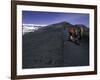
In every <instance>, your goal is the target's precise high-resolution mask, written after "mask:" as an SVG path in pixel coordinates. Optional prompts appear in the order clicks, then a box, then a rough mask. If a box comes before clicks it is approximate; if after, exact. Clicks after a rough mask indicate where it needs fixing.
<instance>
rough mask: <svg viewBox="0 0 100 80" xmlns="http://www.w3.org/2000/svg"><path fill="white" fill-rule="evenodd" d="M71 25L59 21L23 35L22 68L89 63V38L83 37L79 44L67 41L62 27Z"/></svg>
mask: <svg viewBox="0 0 100 80" xmlns="http://www.w3.org/2000/svg"><path fill="white" fill-rule="evenodd" d="M72 26H73V25H71V24H70V23H66V22H61V23H56V24H52V25H48V26H46V27H43V28H40V29H38V30H37V31H34V32H30V33H27V34H25V35H23V53H22V54H23V57H22V59H23V62H22V65H23V68H42V67H62V66H83V65H85V66H86V65H89V40H88V39H86V37H84V39H83V40H82V41H81V45H80V46H79V45H76V44H75V43H73V42H70V41H67V37H68V31H67V29H66V33H65V29H64V28H65V27H67V28H69V27H72ZM65 34H66V35H65ZM87 37H88V36H87ZM64 43H65V44H64Z"/></svg>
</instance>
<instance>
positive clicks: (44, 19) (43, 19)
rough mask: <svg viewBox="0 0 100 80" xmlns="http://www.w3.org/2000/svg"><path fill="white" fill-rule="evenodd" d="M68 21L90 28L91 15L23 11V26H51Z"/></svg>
mask: <svg viewBox="0 0 100 80" xmlns="http://www.w3.org/2000/svg"><path fill="white" fill-rule="evenodd" d="M62 21H66V22H69V23H71V24H73V25H74V24H84V25H85V26H87V27H89V14H83V13H61V12H39V11H22V23H23V24H38V25H49V24H53V23H58V22H62Z"/></svg>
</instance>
